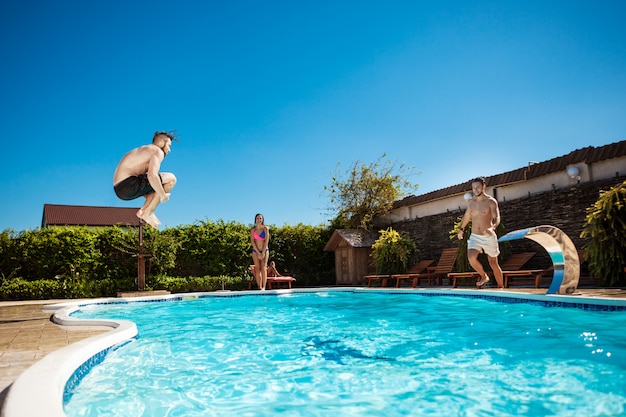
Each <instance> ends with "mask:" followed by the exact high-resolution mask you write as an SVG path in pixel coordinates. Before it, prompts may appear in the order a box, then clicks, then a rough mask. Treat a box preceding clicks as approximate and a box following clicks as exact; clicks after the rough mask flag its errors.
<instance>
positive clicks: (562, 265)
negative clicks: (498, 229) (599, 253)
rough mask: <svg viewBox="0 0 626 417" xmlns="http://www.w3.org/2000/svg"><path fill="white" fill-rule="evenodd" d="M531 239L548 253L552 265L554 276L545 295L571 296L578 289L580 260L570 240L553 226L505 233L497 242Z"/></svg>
mask: <svg viewBox="0 0 626 417" xmlns="http://www.w3.org/2000/svg"><path fill="white" fill-rule="evenodd" d="M522 238H526V239H531V240H534V241H535V242H537V243H539V244H540V245H541V246H543V248H544V249H545V250H546V251H548V254H549V255H550V258H551V259H552V264H553V265H554V276H553V277H552V283H551V284H550V288H548V292H547V293H546V294H563V295H566V294H572V293H573V292H574V291H576V288H577V287H578V279H579V278H580V260H579V259H578V252H577V251H576V247H575V246H574V243H573V242H572V240H571V239H570V238H569V236H567V235H566V234H565V233H564V232H563V231H562V230H561V229H559V228H556V227H554V226H536V227H530V228H528V229H522V230H516V231H514V232H510V233H507V234H506V235H504V236H502V237H501V238H500V239H498V241H499V242H504V241H507V240H516V239H522Z"/></svg>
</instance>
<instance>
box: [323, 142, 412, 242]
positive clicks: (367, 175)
mask: <svg viewBox="0 0 626 417" xmlns="http://www.w3.org/2000/svg"><path fill="white" fill-rule="evenodd" d="M386 157H387V155H386V154H383V155H382V156H380V157H379V158H378V159H377V160H376V161H374V162H371V163H370V164H367V165H366V164H365V163H363V162H362V161H356V162H355V163H354V164H353V165H352V166H351V167H350V168H349V169H348V170H347V171H346V172H345V173H342V172H341V163H337V171H336V174H335V175H334V176H333V177H332V181H331V184H330V185H329V186H324V190H326V192H328V194H329V197H330V205H331V208H330V209H329V211H330V212H332V213H333V214H336V217H335V219H334V221H333V225H334V226H335V227H337V228H347V229H358V228H360V229H366V230H369V229H370V228H371V227H372V225H373V222H374V220H375V219H376V218H377V217H380V216H384V215H386V214H388V213H389V212H390V211H391V209H392V208H393V203H394V202H395V201H397V200H399V199H401V198H403V197H404V196H405V195H407V194H408V193H409V192H413V191H414V190H416V189H417V187H418V184H414V183H411V182H410V181H408V180H407V178H408V177H409V176H411V175H413V174H414V172H413V171H414V169H415V167H407V166H406V164H405V163H401V164H398V163H397V162H392V161H389V160H388V159H385V158H386Z"/></svg>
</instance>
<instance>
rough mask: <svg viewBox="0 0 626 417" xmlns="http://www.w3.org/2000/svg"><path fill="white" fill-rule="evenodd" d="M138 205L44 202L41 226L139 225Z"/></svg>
mask: <svg viewBox="0 0 626 417" xmlns="http://www.w3.org/2000/svg"><path fill="white" fill-rule="evenodd" d="M137 210H139V208H138V207H136V208H133V207H97V206H66V205H60V204H44V205H43V218H42V220H41V227H42V228H44V227H46V226H113V225H116V224H119V225H124V226H139V218H138V217H137V215H136V213H137Z"/></svg>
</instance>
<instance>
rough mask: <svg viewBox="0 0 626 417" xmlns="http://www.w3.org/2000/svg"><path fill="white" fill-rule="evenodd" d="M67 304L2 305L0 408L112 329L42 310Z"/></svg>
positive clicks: (617, 292)
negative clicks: (21, 384) (79, 345)
mask: <svg viewBox="0 0 626 417" xmlns="http://www.w3.org/2000/svg"><path fill="white" fill-rule="evenodd" d="M503 291H517V292H519V291H523V292H528V293H535V294H545V292H546V289H545V288H541V289H534V288H515V289H511V290H503ZM576 295H579V296H585V297H600V298H602V297H610V298H626V291H625V290H621V289H579V290H578V291H577V293H576ZM66 301H68V300H45V301H21V302H0V409H1V408H2V404H3V402H4V399H5V397H6V394H7V393H8V391H9V388H10V386H11V384H12V383H13V381H15V379H16V378H17V377H18V376H19V375H20V374H21V373H22V372H24V371H25V370H26V368H28V367H29V366H30V365H32V364H33V363H35V362H36V361H38V360H39V359H41V358H43V357H44V356H46V355H47V354H48V353H51V352H53V351H54V350H57V349H60V348H62V347H65V346H67V345H69V344H71V343H74V342H77V341H79V340H82V339H85V338H87V337H90V336H94V335H96V334H99V333H102V332H105V331H108V330H109V329H106V328H102V327H88V326H69V327H62V326H59V325H57V324H54V323H53V322H52V321H51V320H50V317H51V313H50V312H43V311H42V307H43V306H44V305H48V304H54V303H58V302H66Z"/></svg>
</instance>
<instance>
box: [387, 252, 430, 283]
mask: <svg viewBox="0 0 626 417" xmlns="http://www.w3.org/2000/svg"><path fill="white" fill-rule="evenodd" d="M433 263H435V261H434V260H433V259H425V260H422V261H419V262H418V263H417V264H415V265H413V266H412V267H411V268H409V270H408V271H407V272H406V274H393V275H392V276H391V279H395V280H396V288H399V287H400V281H402V280H404V279H411V280H412V279H413V275H417V274H421V273H423V272H424V271H426V269H427V268H428V267H429V266H431V265H432V264H433Z"/></svg>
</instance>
